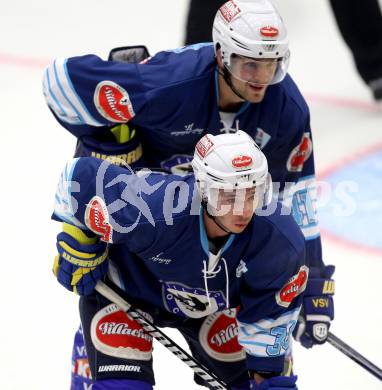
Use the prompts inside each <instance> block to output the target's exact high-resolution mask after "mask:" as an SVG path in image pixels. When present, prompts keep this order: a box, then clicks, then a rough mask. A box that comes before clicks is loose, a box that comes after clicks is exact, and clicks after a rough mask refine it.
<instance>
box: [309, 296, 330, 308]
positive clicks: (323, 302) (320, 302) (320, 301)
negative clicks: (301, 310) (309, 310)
mask: <svg viewBox="0 0 382 390" xmlns="http://www.w3.org/2000/svg"><path fill="white" fill-rule="evenodd" d="M312 303H313V306H314V307H317V308H318V307H320V308H325V307H329V299H325V298H313V299H312Z"/></svg>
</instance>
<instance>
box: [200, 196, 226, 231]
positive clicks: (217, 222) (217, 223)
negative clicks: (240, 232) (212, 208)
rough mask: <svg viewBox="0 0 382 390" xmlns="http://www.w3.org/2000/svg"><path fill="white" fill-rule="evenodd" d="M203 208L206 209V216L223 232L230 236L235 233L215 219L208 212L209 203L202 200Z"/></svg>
mask: <svg viewBox="0 0 382 390" xmlns="http://www.w3.org/2000/svg"><path fill="white" fill-rule="evenodd" d="M202 207H203V208H204V210H205V211H206V214H207V217H208V218H210V219H212V221H213V222H215V224H216V225H217V226H218V227H219V228H220V229H222V230H223V231H225V232H226V233H228V234H233V232H232V231H231V230H228V229H227V228H226V227H225V226H224V225H223V224H222V223H221V222H219V221H218V220H217V219H216V217H214V216H213V215H212V214H211V213H210V212H209V211H208V207H207V202H206V201H205V200H202Z"/></svg>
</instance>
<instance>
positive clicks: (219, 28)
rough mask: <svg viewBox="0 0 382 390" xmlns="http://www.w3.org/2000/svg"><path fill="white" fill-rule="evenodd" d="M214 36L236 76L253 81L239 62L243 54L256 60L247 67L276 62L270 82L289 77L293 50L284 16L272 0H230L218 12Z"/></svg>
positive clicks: (230, 70)
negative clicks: (290, 51)
mask: <svg viewBox="0 0 382 390" xmlns="http://www.w3.org/2000/svg"><path fill="white" fill-rule="evenodd" d="M212 36H213V42H214V47H215V51H216V50H217V49H218V48H220V50H221V56H222V60H223V63H224V66H225V67H226V68H227V69H228V71H229V72H230V73H231V74H232V75H233V76H234V77H236V78H238V79H240V80H243V81H251V80H249V79H247V78H246V77H245V75H244V76H243V72H241V71H240V68H239V66H240V63H239V64H238V62H239V60H240V59H243V58H244V59H247V60H248V59H250V60H252V62H251V63H249V66H251V68H248V69H247V70H250V69H255V68H256V66H261V65H262V66H264V62H265V63H268V64H270V63H273V64H274V69H273V76H272V77H271V78H270V79H269V80H268V81H267V82H266V83H265V84H267V85H269V84H276V83H278V82H280V81H282V80H283V78H284V77H285V75H286V73H287V70H288V65H289V54H290V53H289V42H288V36H287V31H286V28H285V26H284V23H283V21H282V18H281V16H280V15H279V13H278V11H277V10H276V9H275V7H274V6H273V4H272V3H271V2H270V1H268V0H230V1H228V2H226V3H225V4H223V5H222V7H220V9H219V10H218V12H217V13H216V16H215V20H214V24H213V31H212ZM247 67H248V64H247ZM244 73H245V72H244Z"/></svg>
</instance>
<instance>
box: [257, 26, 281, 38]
mask: <svg viewBox="0 0 382 390" xmlns="http://www.w3.org/2000/svg"><path fill="white" fill-rule="evenodd" d="M260 34H261V35H262V36H263V37H265V38H276V37H277V35H279V30H278V29H277V28H276V27H272V26H265V27H261V29H260Z"/></svg>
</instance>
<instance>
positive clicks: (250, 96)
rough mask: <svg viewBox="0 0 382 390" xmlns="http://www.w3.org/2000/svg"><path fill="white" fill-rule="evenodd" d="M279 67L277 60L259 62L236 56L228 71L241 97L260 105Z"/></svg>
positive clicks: (232, 59)
mask: <svg viewBox="0 0 382 390" xmlns="http://www.w3.org/2000/svg"><path fill="white" fill-rule="evenodd" d="M277 66H278V60H276V59H261V60H258V59H253V58H249V57H243V56H238V55H235V56H233V57H232V58H231V65H230V67H229V68H227V69H228V70H229V72H230V74H231V82H232V85H233V87H234V89H235V90H236V91H237V92H239V94H240V96H242V97H243V98H244V99H245V100H247V101H249V102H251V103H259V102H261V101H262V100H263V98H264V94H265V91H266V89H267V87H268V85H269V84H271V83H272V80H273V78H274V75H275V73H276V70H277Z"/></svg>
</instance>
